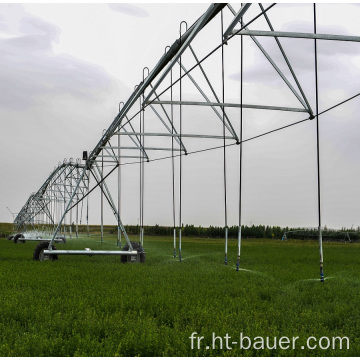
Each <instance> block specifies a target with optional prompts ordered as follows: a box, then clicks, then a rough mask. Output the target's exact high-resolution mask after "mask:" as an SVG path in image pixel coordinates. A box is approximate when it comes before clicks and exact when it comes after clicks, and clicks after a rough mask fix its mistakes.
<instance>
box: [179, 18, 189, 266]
mask: <svg viewBox="0 0 360 360" xmlns="http://www.w3.org/2000/svg"><path fill="white" fill-rule="evenodd" d="M183 23H184V24H185V25H186V29H187V23H186V22H185V21H182V22H181V23H180V46H181V45H182V38H181V37H182V33H181V26H182V24H183ZM179 62H180V82H179V86H180V94H179V97H180V134H179V135H180V144H182V105H181V101H182V81H181V80H182V79H181V77H182V56H181V55H180V59H179ZM181 215H182V148H180V184H179V261H180V262H181V261H182V254H181V228H182V219H181Z"/></svg>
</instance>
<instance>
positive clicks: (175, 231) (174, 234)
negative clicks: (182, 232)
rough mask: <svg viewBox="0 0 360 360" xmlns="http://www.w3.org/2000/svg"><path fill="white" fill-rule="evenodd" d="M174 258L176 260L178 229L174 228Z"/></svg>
mask: <svg viewBox="0 0 360 360" xmlns="http://www.w3.org/2000/svg"><path fill="white" fill-rule="evenodd" d="M174 258H176V228H175V227H174Z"/></svg>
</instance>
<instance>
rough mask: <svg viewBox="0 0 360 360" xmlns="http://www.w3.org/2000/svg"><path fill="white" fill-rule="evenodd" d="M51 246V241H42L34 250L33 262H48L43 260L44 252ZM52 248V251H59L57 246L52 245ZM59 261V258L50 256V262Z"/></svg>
mask: <svg viewBox="0 0 360 360" xmlns="http://www.w3.org/2000/svg"><path fill="white" fill-rule="evenodd" d="M49 244H50V241H42V242H41V243H39V244H38V245H37V246H36V248H35V250H34V254H33V260H36V261H43V260H46V259H44V258H43V254H42V252H43V251H44V250H46V249H48V248H49ZM51 248H52V250H57V249H56V247H55V245H52V247H51ZM58 259H59V257H58V256H57V255H49V260H50V261H55V260H58Z"/></svg>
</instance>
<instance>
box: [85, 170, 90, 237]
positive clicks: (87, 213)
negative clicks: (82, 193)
mask: <svg viewBox="0 0 360 360" xmlns="http://www.w3.org/2000/svg"><path fill="white" fill-rule="evenodd" d="M87 187H88V188H87V192H88V195H87V197H86V232H87V236H88V237H89V236H90V234H89V189H90V170H88V183H87Z"/></svg>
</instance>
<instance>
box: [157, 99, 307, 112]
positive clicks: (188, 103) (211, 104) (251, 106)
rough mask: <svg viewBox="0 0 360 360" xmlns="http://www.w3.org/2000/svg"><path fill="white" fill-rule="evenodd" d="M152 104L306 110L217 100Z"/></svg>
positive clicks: (304, 110)
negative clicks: (218, 101) (219, 101)
mask: <svg viewBox="0 0 360 360" xmlns="http://www.w3.org/2000/svg"><path fill="white" fill-rule="evenodd" d="M151 103H152V104H164V105H171V104H172V105H194V106H221V107H235V108H241V107H242V108H245V109H259V110H279V111H292V112H305V113H307V112H308V111H307V110H306V109H302V108H290V107H282V106H267V105H246V104H243V105H241V104H235V103H217V102H201V101H167V100H165V101H152V102H151Z"/></svg>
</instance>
